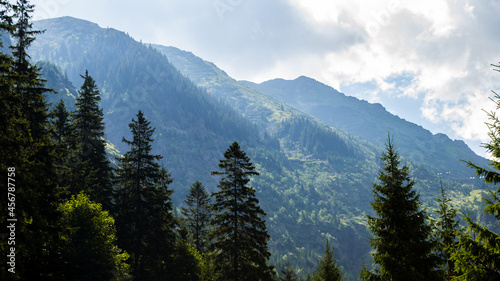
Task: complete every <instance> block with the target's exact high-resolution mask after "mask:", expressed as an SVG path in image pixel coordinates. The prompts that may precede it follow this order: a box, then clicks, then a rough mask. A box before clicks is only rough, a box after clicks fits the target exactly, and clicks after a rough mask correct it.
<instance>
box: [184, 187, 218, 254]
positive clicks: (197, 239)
mask: <svg viewBox="0 0 500 281" xmlns="http://www.w3.org/2000/svg"><path fill="white" fill-rule="evenodd" d="M184 202H186V204H187V206H188V207H187V208H185V207H182V214H183V215H184V217H185V219H184V220H185V222H186V226H187V230H188V232H189V234H190V238H191V240H192V241H193V243H194V246H195V247H196V250H197V251H198V252H200V253H204V252H205V248H206V246H207V244H208V233H209V230H210V219H211V216H210V195H209V194H208V192H207V190H206V188H205V187H204V186H203V184H202V183H201V182H200V181H196V182H194V183H193V185H192V186H191V188H190V189H189V194H188V195H187V196H186V200H184Z"/></svg>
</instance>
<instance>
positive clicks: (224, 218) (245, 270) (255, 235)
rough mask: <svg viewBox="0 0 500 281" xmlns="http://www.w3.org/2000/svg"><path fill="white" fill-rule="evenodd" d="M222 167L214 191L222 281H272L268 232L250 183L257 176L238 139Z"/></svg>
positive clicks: (216, 246) (216, 256) (214, 224)
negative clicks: (215, 190) (219, 178)
mask: <svg viewBox="0 0 500 281" xmlns="http://www.w3.org/2000/svg"><path fill="white" fill-rule="evenodd" d="M224 158H225V159H224V160H220V164H219V168H220V169H222V170H223V171H222V172H218V171H216V172H212V174H213V175H221V176H223V178H221V180H220V182H219V185H218V187H219V189H220V191H218V192H216V193H214V194H213V196H214V197H215V202H214V204H213V206H212V210H213V216H214V217H213V219H212V222H211V224H212V227H213V232H212V238H213V241H214V242H213V250H212V254H213V258H214V260H215V264H216V265H217V266H218V269H219V272H220V273H221V275H222V278H221V279H222V280H234V281H236V280H271V279H272V276H271V270H272V267H271V266H268V265H267V264H266V263H267V261H268V259H269V256H270V253H269V250H268V248H267V241H268V240H269V234H268V233H267V230H266V224H265V220H264V217H265V215H266V213H265V212H264V211H263V210H262V209H261V208H260V207H259V206H258V203H259V200H257V198H256V197H255V189H253V188H252V187H250V186H248V183H249V181H250V178H249V177H250V176H255V175H258V173H257V172H256V171H255V167H254V166H253V165H252V163H251V162H250V158H249V157H248V156H247V155H246V153H245V152H244V151H243V150H242V149H241V148H240V146H239V144H238V143H237V142H234V143H233V144H231V146H230V147H229V148H228V149H227V150H226V152H225V153H224Z"/></svg>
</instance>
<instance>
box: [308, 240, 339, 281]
mask: <svg viewBox="0 0 500 281" xmlns="http://www.w3.org/2000/svg"><path fill="white" fill-rule="evenodd" d="M312 280H313V281H342V273H341V272H340V269H339V268H338V267H337V259H336V258H335V255H334V254H333V250H332V248H331V247H330V244H329V243H328V240H326V243H325V255H324V256H323V257H322V258H321V260H320V264H319V266H318V271H317V272H316V274H315V275H314V276H313V279H312Z"/></svg>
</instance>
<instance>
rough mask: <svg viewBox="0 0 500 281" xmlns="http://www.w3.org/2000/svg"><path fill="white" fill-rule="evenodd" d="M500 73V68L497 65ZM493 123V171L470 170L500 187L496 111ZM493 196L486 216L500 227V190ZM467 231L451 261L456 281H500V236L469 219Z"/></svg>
mask: <svg viewBox="0 0 500 281" xmlns="http://www.w3.org/2000/svg"><path fill="white" fill-rule="evenodd" d="M493 66H494V67H495V69H494V70H495V71H499V72H500V65H493ZM493 93H494V98H493V99H492V101H493V102H494V103H495V104H496V110H499V109H500V95H498V94H497V93H495V92H493ZM488 118H489V120H490V122H489V123H487V124H486V125H487V126H488V129H489V133H488V135H489V137H490V142H489V143H488V144H486V145H485V148H486V150H487V151H488V152H489V153H490V154H491V156H492V157H491V160H490V166H491V167H492V169H488V168H484V167H480V166H478V165H475V164H474V163H472V162H470V161H469V162H467V163H468V166H470V167H472V168H473V169H475V170H476V174H477V176H482V177H484V182H485V183H487V184H494V185H498V184H499V183H500V172H499V171H500V161H498V159H500V119H499V118H498V117H497V115H496V113H495V111H492V112H489V113H488ZM489 193H490V194H489V196H488V197H486V198H484V199H483V200H484V202H485V204H486V206H485V208H484V212H485V213H487V214H490V215H493V216H494V217H495V218H496V220H497V221H498V223H497V224H500V187H499V188H497V189H496V190H489ZM464 220H465V222H466V224H467V231H462V232H458V233H457V234H458V242H457V245H456V246H455V247H453V248H452V249H451V260H452V261H453V263H454V265H455V271H456V274H457V275H458V276H457V277H456V280H471V281H476V280H485V281H489V280H500V235H498V233H495V232H494V231H492V230H490V229H488V228H486V227H485V226H483V225H481V224H479V223H477V222H475V221H474V220H473V219H472V218H471V217H470V216H469V215H467V216H466V217H465V218H464Z"/></svg>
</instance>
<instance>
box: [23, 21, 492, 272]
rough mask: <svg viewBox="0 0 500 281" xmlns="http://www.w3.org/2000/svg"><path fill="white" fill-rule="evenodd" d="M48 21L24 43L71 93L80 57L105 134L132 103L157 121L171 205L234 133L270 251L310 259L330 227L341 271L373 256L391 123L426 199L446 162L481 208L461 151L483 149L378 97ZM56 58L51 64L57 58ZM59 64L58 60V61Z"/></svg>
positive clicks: (133, 109) (465, 201)
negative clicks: (401, 114)
mask: <svg viewBox="0 0 500 281" xmlns="http://www.w3.org/2000/svg"><path fill="white" fill-rule="evenodd" d="M35 28H37V29H44V30H46V32H45V33H44V34H42V35H39V36H38V37H37V40H36V41H35V43H34V44H33V46H32V48H31V49H30V52H31V57H32V59H33V60H35V61H44V62H41V63H40V65H42V66H43V67H44V70H46V72H44V75H45V77H46V79H48V80H49V84H48V85H50V86H51V87H54V88H55V89H56V90H58V91H59V94H57V95H56V96H55V97H54V96H50V97H49V98H50V99H51V101H54V100H57V98H58V97H62V98H65V99H66V101H67V102H68V103H71V99H74V96H75V94H76V93H75V90H74V89H75V88H79V85H81V83H82V79H81V77H80V75H81V74H83V73H84V72H85V70H86V69H88V71H89V74H90V75H91V76H92V77H94V79H95V80H96V82H97V85H98V87H99V90H100V92H101V94H102V103H101V106H102V108H103V110H104V113H105V123H106V136H105V137H106V138H107V139H108V140H109V141H110V142H111V143H112V144H113V145H115V146H116V147H118V149H119V150H120V151H122V152H123V151H124V150H125V149H126V146H125V145H124V144H123V143H122V142H121V140H122V138H123V137H124V136H125V137H126V138H129V137H130V136H129V134H130V133H129V128H128V126H127V125H128V123H129V122H130V121H131V119H132V118H133V117H134V115H135V114H136V113H137V111H138V110H139V109H141V110H142V111H144V113H145V116H146V117H147V118H148V119H149V120H150V121H151V124H152V126H153V127H156V131H155V135H154V139H155V142H154V144H153V147H154V150H155V151H154V152H155V153H158V154H161V155H163V157H164V158H163V163H164V164H165V166H166V168H167V169H169V170H170V172H171V173H172V175H173V177H174V182H173V184H172V185H171V186H170V188H173V189H174V190H175V193H174V195H173V198H174V203H175V204H176V206H177V207H179V206H181V205H182V204H183V200H184V198H185V195H186V194H187V190H188V188H189V186H190V185H191V184H192V183H193V182H194V181H195V180H200V181H202V182H203V183H204V184H205V186H207V188H208V189H209V190H210V191H213V190H215V185H216V182H217V180H218V179H216V178H214V177H212V176H210V171H213V170H215V169H216V166H217V164H218V161H219V159H221V158H222V153H223V152H224V150H225V149H226V148H227V146H228V145H229V144H230V143H232V142H233V141H235V140H236V141H238V142H240V143H241V144H242V147H243V148H244V150H245V151H247V153H248V154H249V156H250V157H251V159H252V161H253V162H254V164H255V165H256V167H257V171H258V172H259V173H260V175H259V176H257V177H255V178H254V179H253V180H252V183H251V184H252V186H253V187H255V189H256V190H257V198H259V200H261V205H262V208H263V209H264V211H266V212H267V224H268V229H269V233H270V234H271V241H270V245H269V246H270V248H271V251H272V252H273V260H272V261H273V262H274V263H276V264H277V265H280V264H282V263H283V262H284V260H283V259H282V257H283V256H285V255H286V256H288V257H290V259H291V260H293V261H294V262H297V266H299V267H300V268H304V269H308V270H310V269H311V268H314V267H315V266H316V259H317V256H318V254H319V253H320V252H321V251H322V250H323V245H324V239H325V238H330V239H331V240H332V241H334V246H335V249H336V252H337V254H338V257H339V259H340V261H339V262H340V264H341V265H342V266H343V268H344V271H345V272H346V273H347V276H350V278H354V276H355V274H356V273H357V272H358V270H359V268H360V266H361V263H362V262H363V260H365V261H367V260H368V259H369V250H370V248H369V247H368V244H367V237H368V235H369V233H368V231H367V229H366V221H365V213H370V212H371V209H370V205H369V202H370V200H371V198H372V194H371V186H372V183H373V182H374V180H375V179H376V174H377V171H378V169H379V160H378V156H379V155H380V153H381V150H382V146H383V142H384V141H385V139H386V138H387V135H388V133H390V134H392V135H394V138H395V142H396V144H397V146H398V147H399V148H400V150H401V154H402V156H403V157H405V159H406V160H405V161H407V162H408V163H409V165H410V166H411V170H412V173H413V176H414V177H415V178H416V179H417V186H418V189H419V191H420V192H421V197H422V199H423V200H424V202H425V203H427V204H429V205H430V206H433V205H434V198H435V197H437V190H438V183H439V178H438V176H437V173H442V174H443V175H442V177H443V178H444V179H445V183H446V184H448V185H449V186H450V189H451V190H452V194H453V197H454V198H455V199H456V200H457V202H459V207H462V209H463V210H465V211H471V212H474V211H477V208H476V207H475V206H476V205H477V202H476V203H474V202H475V200H476V199H477V196H476V195H477V194H480V192H481V191H480V189H481V188H482V187H481V186H479V185H477V183H478V182H479V181H478V180H471V179H470V176H472V175H473V172H472V171H470V170H468V169H466V168H465V165H464V164H463V163H462V162H461V161H460V159H465V160H472V161H473V162H476V163H477V164H479V165H483V164H484V163H485V159H482V158H480V157H479V156H477V155H475V154H474V153H473V152H472V151H471V150H470V149H469V148H468V147H467V146H466V145H465V144H464V143H463V142H461V141H452V140H450V139H449V138H448V137H447V136H445V135H442V134H438V135H433V134H431V133H430V132H429V131H427V130H425V129H424V128H422V127H419V126H418V125H415V124H412V123H409V122H407V121H405V120H402V119H400V118H398V117H396V116H394V115H391V114H390V113H388V112H387V111H386V110H385V109H384V108H383V107H382V106H381V105H379V104H369V103H367V102H366V101H360V100H358V99H355V98H353V97H347V96H345V95H343V94H341V93H339V92H337V91H336V90H334V89H333V88H330V87H328V86H326V85H324V84H321V83H319V82H317V81H315V80H313V79H310V78H307V77H299V78H298V79H296V80H293V81H286V80H279V79H278V80H272V81H268V82H265V83H262V84H253V83H250V82H239V81H236V80H235V79H233V78H231V77H229V76H228V75H227V74H226V73H225V72H224V71H223V70H221V69H219V68H218V67H217V66H215V65H214V64H213V63H209V62H206V61H204V60H203V59H201V58H199V57H196V56H195V55H193V54H192V53H189V52H185V51H182V50H179V49H176V48H174V47H163V46H157V45H155V46H150V45H145V44H142V43H140V42H137V41H135V40H133V39H132V38H131V37H130V36H128V35H126V34H125V33H123V32H120V31H117V30H114V29H111V28H106V29H105V28H100V27H99V26H98V25H97V24H94V23H91V22H88V21H85V20H80V19H75V18H70V17H63V18H56V19H50V20H43V21H38V22H36V24H35ZM54 66H55V67H54ZM59 71H60V72H59Z"/></svg>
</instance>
